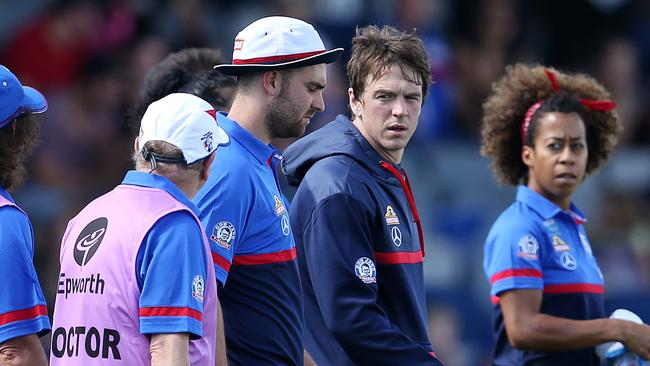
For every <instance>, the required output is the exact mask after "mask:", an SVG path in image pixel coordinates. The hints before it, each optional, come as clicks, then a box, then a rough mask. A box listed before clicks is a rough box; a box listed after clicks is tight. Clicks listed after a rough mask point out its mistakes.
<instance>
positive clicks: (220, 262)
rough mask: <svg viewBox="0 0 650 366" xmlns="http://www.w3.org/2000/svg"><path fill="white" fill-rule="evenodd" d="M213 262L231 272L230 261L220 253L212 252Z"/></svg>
mask: <svg viewBox="0 0 650 366" xmlns="http://www.w3.org/2000/svg"><path fill="white" fill-rule="evenodd" d="M212 263H213V264H214V265H215V266H219V267H221V268H223V269H224V271H226V272H230V262H228V260H227V259H226V258H224V257H222V256H220V255H219V254H217V253H215V252H212Z"/></svg>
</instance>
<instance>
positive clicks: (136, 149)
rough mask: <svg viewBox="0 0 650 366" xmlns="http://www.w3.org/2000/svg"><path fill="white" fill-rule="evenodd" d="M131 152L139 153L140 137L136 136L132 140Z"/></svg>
mask: <svg viewBox="0 0 650 366" xmlns="http://www.w3.org/2000/svg"><path fill="white" fill-rule="evenodd" d="M133 151H134V152H135V153H136V154H137V153H139V152H140V136H137V137H136V138H135V140H133Z"/></svg>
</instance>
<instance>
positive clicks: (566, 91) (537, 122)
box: [481, 64, 650, 366]
mask: <svg viewBox="0 0 650 366" xmlns="http://www.w3.org/2000/svg"><path fill="white" fill-rule="evenodd" d="M608 97H609V93H608V92H607V91H606V90H605V88H604V87H603V86H602V85H600V84H599V83H598V82H597V81H596V80H594V79H593V78H591V77H589V76H587V75H584V74H564V73H560V72H557V71H555V70H551V69H547V68H544V67H541V66H527V65H523V64H517V65H514V66H510V67H508V68H507V69H506V74H505V76H504V77H503V78H502V79H500V80H499V81H498V82H497V83H496V84H495V85H494V86H493V91H492V94H491V95H490V97H489V98H488V99H487V101H486V102H485V103H484V105H483V109H484V119H483V123H484V126H483V130H482V135H483V146H482V149H481V151H482V153H483V154H484V155H487V156H492V157H493V158H494V161H493V163H492V169H493V171H494V172H495V174H496V175H497V178H498V179H499V180H500V181H501V182H503V183H507V184H511V185H519V187H518V190H517V198H516V202H515V203H513V204H512V205H511V206H510V207H509V208H508V209H506V210H505V211H504V212H503V213H502V214H501V216H500V217H499V218H498V219H497V221H496V222H495V223H494V225H493V226H492V229H491V230H490V233H489V234H488V237H487V240H486V243H485V257H484V269H485V273H486V275H487V277H488V279H489V281H490V283H491V286H492V291H491V293H492V295H493V303H494V311H495V318H494V319H495V323H494V332H495V336H496V347H495V352H494V364H498V365H542V364H543V365H557V366H561V365H567V366H569V365H584V366H589V365H592V366H597V365H599V360H598V357H597V356H596V354H595V352H594V346H595V345H598V344H600V343H603V342H606V341H621V342H623V343H624V344H625V346H626V347H627V348H628V349H629V350H631V351H632V352H635V353H637V354H638V355H640V356H642V357H644V358H646V359H648V358H650V327H648V326H646V325H639V324H635V323H632V322H627V321H622V320H613V319H603V318H605V317H606V316H607V314H606V313H605V308H604V300H603V293H604V287H603V276H602V273H601V271H600V269H599V267H598V264H597V263H596V258H595V257H594V256H593V254H592V250H591V246H590V243H589V240H588V239H587V233H586V231H585V228H584V225H583V224H584V222H585V221H586V219H585V217H584V215H583V214H582V212H580V210H578V208H577V207H576V206H575V205H574V204H573V203H572V197H573V195H574V193H575V192H576V190H577V189H578V187H579V186H580V184H581V183H582V182H583V181H584V179H585V178H586V176H587V175H588V174H589V173H592V172H594V171H595V170H596V169H598V168H599V167H600V165H601V164H602V163H603V162H604V161H605V160H606V159H607V158H608V156H609V154H610V152H611V150H612V148H613V146H614V144H615V142H616V139H617V137H618V136H619V134H620V129H621V128H620V122H619V120H618V117H617V115H616V114H615V112H614V111H613V108H614V107H615V105H614V103H613V102H611V101H609V100H606V99H607V98H608Z"/></svg>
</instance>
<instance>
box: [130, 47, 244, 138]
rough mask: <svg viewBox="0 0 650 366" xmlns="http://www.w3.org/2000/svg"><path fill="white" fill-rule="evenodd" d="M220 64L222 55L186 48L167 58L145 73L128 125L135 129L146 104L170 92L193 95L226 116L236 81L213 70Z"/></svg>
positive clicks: (222, 60)
mask: <svg viewBox="0 0 650 366" xmlns="http://www.w3.org/2000/svg"><path fill="white" fill-rule="evenodd" d="M223 62H224V59H223V57H222V56H221V52H219V51H218V50H215V49H211V48H186V49H183V50H181V51H178V52H175V53H172V54H170V55H168V56H167V57H165V58H164V59H163V60H162V61H160V62H158V63H157V64H155V65H154V66H152V67H151V69H150V70H149V71H148V72H147V75H146V76H145V80H144V83H143V86H142V89H141V90H140V95H139V100H138V102H137V103H136V106H135V108H134V109H133V110H131V111H130V114H129V119H130V123H131V124H132V125H134V126H137V125H138V124H139V121H140V119H142V115H144V111H145V110H146V109H147V107H148V106H149V104H151V103H152V102H154V101H156V100H158V99H161V98H162V97H164V96H166V95H168V94H171V93H189V94H192V95H196V96H197V97H199V98H201V99H203V100H205V101H206V102H208V103H210V104H211V105H212V106H213V107H214V109H215V110H217V111H223V112H226V113H227V112H228V110H229V109H230V104H231V103H232V94H233V92H234V89H235V79H234V78H233V77H231V76H227V75H223V74H222V73H220V72H219V71H217V70H215V69H213V67H214V65H217V64H221V63H223Z"/></svg>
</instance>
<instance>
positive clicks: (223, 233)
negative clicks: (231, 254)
mask: <svg viewBox="0 0 650 366" xmlns="http://www.w3.org/2000/svg"><path fill="white" fill-rule="evenodd" d="M236 234H237V230H235V225H233V224H231V223H230V222H228V221H219V222H218V223H217V224H216V225H214V228H212V235H210V240H212V241H214V242H215V243H217V245H218V246H220V247H222V248H224V249H227V250H230V248H231V247H232V242H233V241H234V240H235V235H236Z"/></svg>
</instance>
